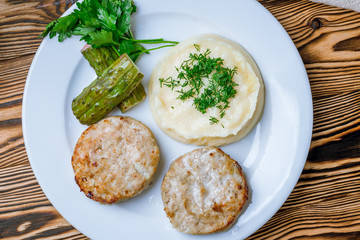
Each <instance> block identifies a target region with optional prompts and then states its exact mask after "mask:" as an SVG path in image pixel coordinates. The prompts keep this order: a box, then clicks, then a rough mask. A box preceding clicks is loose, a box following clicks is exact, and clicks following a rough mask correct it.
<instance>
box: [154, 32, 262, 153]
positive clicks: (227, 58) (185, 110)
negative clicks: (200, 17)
mask: <svg viewBox="0 0 360 240" xmlns="http://www.w3.org/2000/svg"><path fill="white" fill-rule="evenodd" d="M148 94H149V100H150V107H151V111H152V113H153V116H154V118H155V120H156V122H157V124H158V125H159V127H160V128H161V129H162V130H163V131H164V132H165V133H166V134H168V135H169V136H171V137H172V138H174V139H176V140H178V141H180V142H184V143H189V144H196V145H207V146H221V145H225V144H229V143H231V142H235V141H238V140H239V139H241V138H243V137H244V136H246V135H247V134H248V133H249V132H250V130H251V129H252V128H253V127H254V126H255V125H256V123H257V122H258V120H259V119H260V117H261V114H262V111H263V106H264V84H263V80H262V77H261V74H260V71H259V69H258V67H257V65H256V63H255V61H254V60H253V59H252V57H251V56H250V54H249V53H248V52H247V51H246V50H245V49H244V48H243V47H242V46H240V45H239V44H238V43H236V42H233V41H231V40H228V39H225V38H223V37H221V36H218V35H214V34H202V35H198V36H194V37H192V38H190V39H187V40H185V41H183V42H181V43H179V44H178V45H177V46H175V47H173V48H171V49H170V50H169V51H168V52H167V53H166V54H165V56H164V57H163V58H162V59H161V61H160V62H159V63H158V65H157V66H156V67H155V69H154V70H153V72H152V74H151V77H150V80H149V91H148Z"/></svg>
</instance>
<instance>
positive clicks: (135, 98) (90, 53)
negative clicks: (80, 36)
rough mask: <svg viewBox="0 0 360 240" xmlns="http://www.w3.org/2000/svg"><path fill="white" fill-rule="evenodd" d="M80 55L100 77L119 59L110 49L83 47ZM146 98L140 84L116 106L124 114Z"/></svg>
mask: <svg viewBox="0 0 360 240" xmlns="http://www.w3.org/2000/svg"><path fill="white" fill-rule="evenodd" d="M81 53H82V55H83V56H84V57H85V59H86V60H88V62H89V64H90V66H91V67H92V68H93V69H94V70H95V72H96V75H98V76H101V75H102V74H103V72H104V71H105V70H106V69H107V68H108V67H109V66H110V65H111V64H112V63H113V62H114V61H115V60H116V59H118V58H119V55H118V54H117V52H116V51H115V50H114V49H113V48H111V47H100V48H92V47H91V46H90V45H85V47H84V48H83V49H82V50H81ZM145 97H146V92H145V89H144V87H143V85H142V84H141V83H139V85H138V86H137V87H136V88H135V89H134V91H132V92H131V93H130V95H129V96H128V97H126V98H125V99H124V100H122V101H121V102H120V104H119V105H118V107H119V109H120V110H121V112H123V113H124V112H126V111H128V110H130V109H131V108H133V107H135V106H136V105H137V104H139V103H140V102H142V101H143V100H144V99H145Z"/></svg>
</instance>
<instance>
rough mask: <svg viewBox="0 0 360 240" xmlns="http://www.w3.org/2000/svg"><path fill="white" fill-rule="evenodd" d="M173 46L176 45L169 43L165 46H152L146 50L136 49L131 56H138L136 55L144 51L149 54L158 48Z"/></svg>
mask: <svg viewBox="0 0 360 240" xmlns="http://www.w3.org/2000/svg"><path fill="white" fill-rule="evenodd" d="M172 46H175V44H168V45H163V46H160V47H156V48H150V49H145V50H141V51H135V52H132V53H131V54H130V55H131V56H136V55H140V54H142V53H147V54H148V53H150V51H152V50H157V49H160V48H165V47H172Z"/></svg>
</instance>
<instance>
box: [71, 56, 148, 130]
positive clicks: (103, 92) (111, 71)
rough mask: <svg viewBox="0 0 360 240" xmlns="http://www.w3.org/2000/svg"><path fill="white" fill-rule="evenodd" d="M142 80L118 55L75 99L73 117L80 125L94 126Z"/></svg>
mask: <svg viewBox="0 0 360 240" xmlns="http://www.w3.org/2000/svg"><path fill="white" fill-rule="evenodd" d="M143 77H144V75H143V74H142V73H141V72H140V70H139V69H138V67H137V66H136V65H135V64H134V63H133V61H132V60H131V59H130V58H129V57H128V55H127V54H123V55H121V57H119V58H118V59H117V60H116V61H115V62H113V63H112V64H111V65H110V66H109V68H108V69H106V70H105V71H104V72H103V74H102V75H101V76H99V77H97V78H96V79H95V80H94V81H93V82H92V83H91V84H90V85H89V86H87V87H86V88H84V90H83V91H82V92H81V93H80V95H78V96H77V97H76V98H74V100H73V102H72V105H71V107H72V111H73V113H74V115H75V116H76V118H77V119H78V120H79V121H80V123H82V124H87V125H91V124H93V123H96V122H97V121H99V120H100V119H102V118H103V117H104V116H105V115H106V114H108V113H109V112H110V111H111V110H112V109H113V108H114V107H115V106H117V105H118V104H119V103H120V102H121V101H122V100H124V99H125V98H126V97H128V96H129V94H130V93H131V92H132V91H133V90H134V89H135V88H136V86H138V84H139V83H140V82H141V79H142V78H143Z"/></svg>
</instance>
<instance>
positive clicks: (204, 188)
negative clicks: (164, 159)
mask: <svg viewBox="0 0 360 240" xmlns="http://www.w3.org/2000/svg"><path fill="white" fill-rule="evenodd" d="M161 196H162V200H163V204H164V210H165V212H166V215H167V216H168V218H169V219H170V222H171V224H172V226H173V227H174V228H175V229H176V230H177V231H179V232H183V233H187V234H208V233H213V232H217V231H223V230H227V229H228V228H229V227H231V225H232V224H233V223H234V222H235V220H236V219H237V218H238V216H239V214H240V211H241V209H242V208H243V206H244V204H245V202H246V200H247V198H248V188H247V183H246V179H245V176H244V174H243V172H242V169H241V167H240V165H239V164H238V163H237V162H236V161H235V160H233V159H231V158H230V156H229V155H227V154H226V153H224V152H223V151H222V150H220V149H219V148H215V147H204V148H200V149H196V150H194V151H192V152H189V153H186V154H184V155H182V156H180V157H179V158H177V159H176V160H175V161H173V162H172V163H171V165H170V168H169V170H168V172H167V173H166V175H165V177H164V180H163V183H162V185H161Z"/></svg>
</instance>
